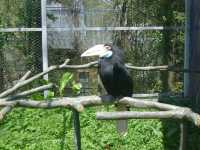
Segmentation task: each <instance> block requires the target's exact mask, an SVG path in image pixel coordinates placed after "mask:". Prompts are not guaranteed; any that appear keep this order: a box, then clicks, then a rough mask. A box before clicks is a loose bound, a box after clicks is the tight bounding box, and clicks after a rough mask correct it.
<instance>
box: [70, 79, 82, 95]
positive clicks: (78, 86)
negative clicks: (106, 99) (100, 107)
mask: <svg viewBox="0 0 200 150" xmlns="http://www.w3.org/2000/svg"><path fill="white" fill-rule="evenodd" d="M81 88H82V85H81V83H75V82H73V85H72V91H73V93H75V94H79V93H80V90H81Z"/></svg>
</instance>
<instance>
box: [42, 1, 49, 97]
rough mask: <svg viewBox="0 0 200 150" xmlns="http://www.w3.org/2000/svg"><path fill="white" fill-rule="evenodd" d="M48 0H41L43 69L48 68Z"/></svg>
mask: <svg viewBox="0 0 200 150" xmlns="http://www.w3.org/2000/svg"><path fill="white" fill-rule="evenodd" d="M46 4H47V3H46V0H41V22H42V63H43V71H45V70H47V68H48V48H47V12H46ZM43 78H44V80H48V74H46V75H44V77H43ZM47 92H48V91H44V97H47Z"/></svg>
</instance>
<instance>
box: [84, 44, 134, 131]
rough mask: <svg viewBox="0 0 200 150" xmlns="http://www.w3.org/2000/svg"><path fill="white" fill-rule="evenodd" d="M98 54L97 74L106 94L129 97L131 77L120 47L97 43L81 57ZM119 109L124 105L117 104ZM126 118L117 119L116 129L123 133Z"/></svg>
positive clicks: (122, 109) (131, 86)
mask: <svg viewBox="0 0 200 150" xmlns="http://www.w3.org/2000/svg"><path fill="white" fill-rule="evenodd" d="M89 56H99V58H100V59H99V74H100V78H101V81H102V83H103V86H104V88H105V89H106V91H107V93H108V96H111V97H112V98H113V99H114V100H118V99H119V98H122V97H126V96H127V97H131V96H132V92H133V82H132V78H131V76H130V74H129V72H128V70H127V69H126V67H125V64H124V54H123V51H122V50H121V49H119V48H118V47H116V46H114V45H111V44H98V45H95V46H93V47H91V48H89V49H88V50H86V51H85V52H84V53H83V54H82V55H81V57H89ZM117 109H118V110H120V111H125V110H127V107H126V106H123V105H117ZM127 124H128V122H127V120H119V121H117V130H118V132H119V133H121V134H124V133H126V131H127Z"/></svg>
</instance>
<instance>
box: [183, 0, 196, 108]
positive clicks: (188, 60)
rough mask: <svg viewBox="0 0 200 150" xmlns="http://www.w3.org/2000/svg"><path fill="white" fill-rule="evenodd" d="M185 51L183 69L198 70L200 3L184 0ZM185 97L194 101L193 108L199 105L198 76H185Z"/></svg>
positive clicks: (193, 0) (190, 74) (191, 74)
mask: <svg viewBox="0 0 200 150" xmlns="http://www.w3.org/2000/svg"><path fill="white" fill-rule="evenodd" d="M186 4H187V5H186V9H187V10H186V13H187V21H186V22H187V23H186V43H185V44H186V49H185V67H186V69H190V70H199V69H200V61H199V58H200V42H199V41H200V25H199V21H200V1H199V0H186ZM184 90H185V91H184V92H185V95H186V96H188V97H192V98H193V99H194V100H195V99H196V101H195V104H194V105H195V107H196V108H197V107H198V106H199V105H200V101H199V100H198V98H199V96H200V95H199V94H200V74H197V73H189V74H185V89H184Z"/></svg>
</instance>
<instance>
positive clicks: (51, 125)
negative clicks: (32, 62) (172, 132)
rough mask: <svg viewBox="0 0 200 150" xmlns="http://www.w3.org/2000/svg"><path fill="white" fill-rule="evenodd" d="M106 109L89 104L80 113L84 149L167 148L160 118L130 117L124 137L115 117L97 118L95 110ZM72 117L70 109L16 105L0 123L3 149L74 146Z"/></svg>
mask: <svg viewBox="0 0 200 150" xmlns="http://www.w3.org/2000/svg"><path fill="white" fill-rule="evenodd" d="M105 109H106V108H105V107H98V108H88V109H86V110H85V111H84V112H83V113H81V114H80V120H81V135H82V149H87V150H100V149H110V150H116V149H126V150H133V149H134V150H164V147H163V139H162V138H163V133H162V123H161V122H160V121H158V120H131V121H129V132H128V135H127V136H126V137H122V136H120V135H118V133H117V131H116V128H115V121H105V122H104V121H97V120H96V119H95V112H96V111H106V110H105ZM109 109H110V110H113V109H114V108H113V107H112V106H110V107H109ZM70 117H71V111H70V110H64V109H54V110H35V109H22V108H17V109H15V110H14V111H13V112H11V113H10V114H9V115H8V117H7V118H6V119H5V120H4V121H3V122H2V123H1V124H0V132H1V136H0V149H3V150H13V149H16V150H18V149H23V150H26V149H27V150H35V149H37V150H60V149H61V148H62V147H63V149H68V150H73V149H74V143H73V129H72V128H71V123H70ZM170 138H171V137H170Z"/></svg>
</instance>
